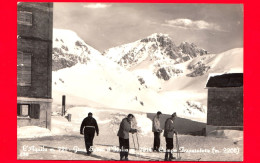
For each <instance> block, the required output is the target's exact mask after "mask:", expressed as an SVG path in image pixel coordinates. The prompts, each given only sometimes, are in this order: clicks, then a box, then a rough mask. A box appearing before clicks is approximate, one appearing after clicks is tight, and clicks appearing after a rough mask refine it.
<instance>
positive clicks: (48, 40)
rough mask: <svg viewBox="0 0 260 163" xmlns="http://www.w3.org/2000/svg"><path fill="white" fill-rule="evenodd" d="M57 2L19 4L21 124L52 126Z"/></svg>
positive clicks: (18, 84)
mask: <svg viewBox="0 0 260 163" xmlns="http://www.w3.org/2000/svg"><path fill="white" fill-rule="evenodd" d="M52 29H53V3H38V2H37V3H33V2H19V3H18V4H17V126H18V127H21V126H40V127H44V128H48V129H50V128H51V106H52V95H51V91H52V85H51V84H52Z"/></svg>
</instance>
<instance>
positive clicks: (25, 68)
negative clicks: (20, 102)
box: [17, 51, 32, 86]
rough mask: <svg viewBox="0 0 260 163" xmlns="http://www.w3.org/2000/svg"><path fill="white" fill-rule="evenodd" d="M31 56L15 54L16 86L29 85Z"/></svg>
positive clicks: (29, 54)
mask: <svg viewBox="0 0 260 163" xmlns="http://www.w3.org/2000/svg"><path fill="white" fill-rule="evenodd" d="M31 58H32V54H31V53H24V52H20V51H18V54H17V84H18V85H20V86H30V85H31V67H32V63H31V62H32V61H31V60H32V59H31Z"/></svg>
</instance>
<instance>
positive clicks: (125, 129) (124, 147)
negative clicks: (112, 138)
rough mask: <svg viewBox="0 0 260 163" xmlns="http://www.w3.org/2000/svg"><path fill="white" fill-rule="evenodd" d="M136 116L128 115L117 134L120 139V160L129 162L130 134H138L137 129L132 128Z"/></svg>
mask: <svg viewBox="0 0 260 163" xmlns="http://www.w3.org/2000/svg"><path fill="white" fill-rule="evenodd" d="M133 118H134V115H133V114H128V116H127V117H126V118H124V119H123V120H122V121H121V123H120V127H119V130H118V133H117V136H118V137H119V148H120V160H123V158H124V157H125V160H128V153H129V132H130V133H132V134H133V133H136V132H137V129H132V128H131V121H132V120H133Z"/></svg>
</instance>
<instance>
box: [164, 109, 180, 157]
mask: <svg viewBox="0 0 260 163" xmlns="http://www.w3.org/2000/svg"><path fill="white" fill-rule="evenodd" d="M176 116H177V115H176V113H173V114H172V115H171V117H170V118H168V119H167V120H166V121H165V126H164V133H163V136H164V137H165V141H166V152H165V158H164V160H165V161H171V160H172V159H174V157H173V156H172V149H173V135H174V134H177V132H176V131H175V128H174V120H175V118H176Z"/></svg>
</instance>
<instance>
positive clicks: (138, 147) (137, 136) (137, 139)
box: [136, 132, 139, 150]
mask: <svg viewBox="0 0 260 163" xmlns="http://www.w3.org/2000/svg"><path fill="white" fill-rule="evenodd" d="M136 141H137V145H138V150H139V141H138V135H137V132H136Z"/></svg>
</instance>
